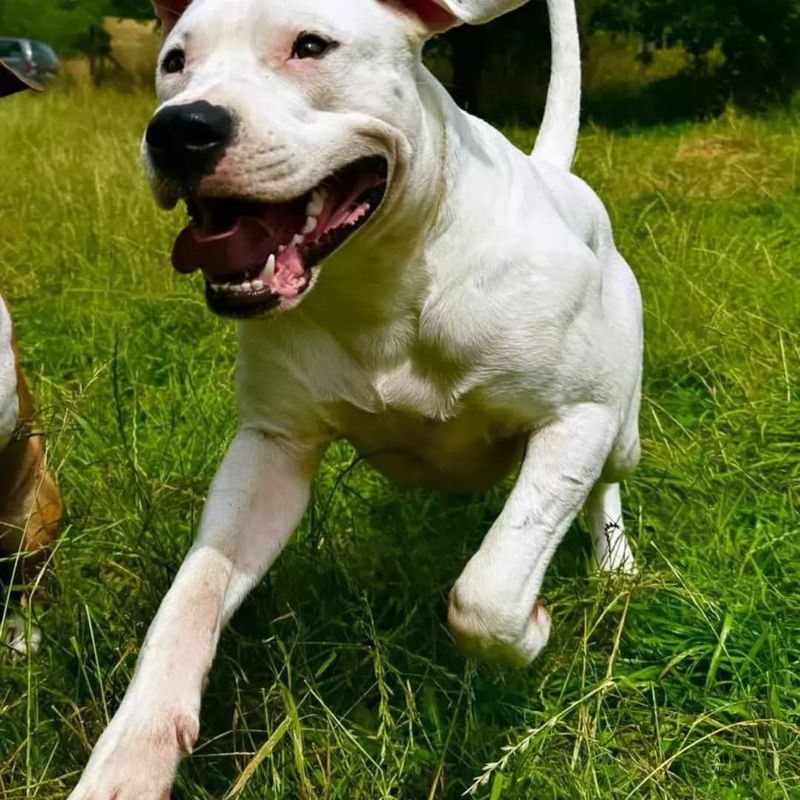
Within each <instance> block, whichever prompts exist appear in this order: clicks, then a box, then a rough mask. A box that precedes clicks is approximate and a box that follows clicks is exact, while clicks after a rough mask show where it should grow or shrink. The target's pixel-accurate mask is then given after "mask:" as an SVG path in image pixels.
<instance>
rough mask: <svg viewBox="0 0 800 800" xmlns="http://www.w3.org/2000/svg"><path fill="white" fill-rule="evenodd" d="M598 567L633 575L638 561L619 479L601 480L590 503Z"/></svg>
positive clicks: (588, 511)
mask: <svg viewBox="0 0 800 800" xmlns="http://www.w3.org/2000/svg"><path fill="white" fill-rule="evenodd" d="M586 511H587V513H588V516H589V526H590V529H591V534H592V549H593V551H594V561H595V564H596V565H597V568H598V569H599V570H600V571H602V572H622V573H624V574H626V575H633V574H635V572H636V564H635V562H634V558H633V552H632V551H631V547H630V545H629V544H628V538H627V537H626V536H625V526H624V523H623V521H622V500H621V498H620V491H619V484H618V483H598V484H597V486H595V488H594V489H593V490H592V493H591V494H590V495H589V499H588V501H587V503H586Z"/></svg>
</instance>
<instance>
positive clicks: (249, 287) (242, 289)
mask: <svg viewBox="0 0 800 800" xmlns="http://www.w3.org/2000/svg"><path fill="white" fill-rule="evenodd" d="M252 288H253V284H252V283H250V281H244V283H242V285H241V287H240V289H239V291H240V292H249V291H251V290H252Z"/></svg>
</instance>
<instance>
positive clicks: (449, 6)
mask: <svg viewBox="0 0 800 800" xmlns="http://www.w3.org/2000/svg"><path fill="white" fill-rule="evenodd" d="M389 2H390V3H391V4H393V5H396V6H399V7H400V8H401V9H402V10H404V11H405V12H406V13H409V14H411V15H413V16H414V17H416V19H418V20H419V21H420V22H422V24H423V25H424V26H425V29H426V30H427V31H428V33H430V34H434V33H441V32H442V31H445V30H447V29H448V28H452V27H454V26H456V25H460V24H462V23H463V24H466V25H481V24H483V23H484V22H489V21H490V20H493V19H494V18H495V17H499V16H501V15H502V14H505V13H506V12H508V11H513V10H514V9H515V8H519V7H520V6H521V5H524V4H525V3H526V2H527V0H389Z"/></svg>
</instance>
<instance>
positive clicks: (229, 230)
mask: <svg viewBox="0 0 800 800" xmlns="http://www.w3.org/2000/svg"><path fill="white" fill-rule="evenodd" d="M387 178H388V162H387V160H386V159H385V158H383V157H381V156H374V157H369V158H363V159H361V160H359V161H356V162H355V163H353V164H350V165H349V166H347V167H345V168H344V169H341V170H339V171H338V172H336V173H334V174H333V175H331V176H329V177H328V178H326V179H325V180H324V181H323V182H322V183H321V184H319V185H318V186H317V187H315V188H314V189H312V190H311V191H310V192H307V193H306V194H305V195H303V196H302V197H298V198H297V199H295V200H291V201H289V202H286V203H262V202H256V201H252V200H245V199H239V198H209V197H198V196H193V197H189V198H187V200H186V206H187V209H188V211H189V215H190V217H191V221H190V223H189V225H188V226H187V227H186V228H185V229H184V230H183V231H182V232H181V233H180V235H179V236H178V239H177V241H176V242H175V246H174V248H173V252H172V263H173V264H174V266H175V269H177V270H178V271H179V272H182V273H189V272H194V271H195V270H197V269H201V270H202V271H203V274H204V276H205V279H206V299H207V301H208V305H209V308H210V309H211V310H212V311H213V312H215V313H217V314H220V315H223V316H234V317H252V316H259V315H262V314H265V313H267V312H269V311H271V310H272V309H274V308H277V307H278V306H280V305H282V304H291V303H292V301H296V300H297V299H298V298H299V297H300V295H302V294H303V293H304V292H305V291H306V290H307V289H308V288H309V286H310V285H311V283H312V281H313V270H314V268H315V267H316V266H318V265H319V264H320V263H321V262H322V261H323V260H324V259H325V258H327V257H328V256H330V255H331V254H332V253H333V252H334V251H335V250H338V249H339V247H341V246H342V244H344V242H345V241H347V240H348V239H349V238H350V237H351V236H352V235H353V234H354V233H355V232H356V231H357V230H359V229H360V228H361V227H362V226H363V225H364V224H366V222H367V221H368V220H369V219H370V218H371V217H372V216H373V214H375V212H376V211H377V210H378V208H379V207H380V205H381V202H382V201H383V198H384V195H385V194H386V188H387Z"/></svg>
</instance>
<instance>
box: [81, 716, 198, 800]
mask: <svg viewBox="0 0 800 800" xmlns="http://www.w3.org/2000/svg"><path fill="white" fill-rule="evenodd" d="M198 733H199V725H198V722H197V719H196V717H195V716H193V715H189V714H185V713H165V712H161V713H159V714H158V715H157V717H154V718H148V719H144V718H142V717H140V716H138V715H135V714H128V713H126V712H125V710H123V709H121V710H120V713H118V714H117V716H116V717H115V718H114V719H113V720H112V722H111V724H110V725H109V727H108V728H107V730H106V731H105V733H104V734H103V735H102V736H101V737H100V740H99V741H98V743H97V746H96V747H95V749H94V752H93V753H92V756H91V758H90V759H89V764H88V765H87V767H86V770H85V771H84V773H83V776H82V777H81V780H80V783H79V784H78V786H77V787H76V788H75V790H74V791H73V792H72V794H71V795H70V796H69V800H169V797H170V791H171V789H172V784H173V782H174V780H175V772H176V771H177V768H178V763H179V762H180V760H181V759H182V758H183V757H185V756H187V755H189V754H190V753H191V751H192V749H193V747H194V745H195V743H196V741H197V736H198Z"/></svg>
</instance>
